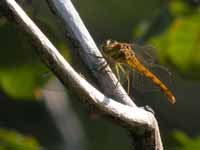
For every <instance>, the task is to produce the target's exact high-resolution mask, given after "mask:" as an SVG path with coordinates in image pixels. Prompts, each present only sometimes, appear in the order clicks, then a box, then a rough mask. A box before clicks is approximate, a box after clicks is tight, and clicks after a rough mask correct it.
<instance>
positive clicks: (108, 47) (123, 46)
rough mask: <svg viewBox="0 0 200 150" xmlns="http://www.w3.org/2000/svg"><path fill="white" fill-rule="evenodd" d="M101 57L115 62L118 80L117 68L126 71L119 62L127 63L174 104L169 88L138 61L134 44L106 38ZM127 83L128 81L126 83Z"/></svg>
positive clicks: (173, 97)
mask: <svg viewBox="0 0 200 150" xmlns="http://www.w3.org/2000/svg"><path fill="white" fill-rule="evenodd" d="M101 51H102V54H103V57H104V58H105V59H106V60H107V61H108V62H110V63H112V64H115V69H116V73H117V76H118V77H117V78H118V80H119V75H118V74H119V70H121V71H122V72H124V73H126V72H125V70H124V69H123V67H122V66H121V64H124V65H127V66H128V67H130V68H131V69H134V70H136V71H137V72H139V73H140V74H141V75H143V76H145V77H146V78H148V79H150V81H151V82H152V83H153V84H154V85H156V86H157V87H158V88H159V89H160V90H161V91H162V92H163V93H164V94H165V95H166V96H167V98H168V101H169V102H170V103H171V104H174V103H175V101H176V99H175V96H174V95H173V94H172V92H171V91H170V89H169V88H168V87H167V86H166V85H165V84H164V83H163V82H162V81H161V80H160V79H159V78H158V77H157V76H156V75H155V74H154V73H153V72H151V71H150V70H149V69H147V68H146V67H145V65H144V64H143V63H142V62H141V61H139V59H138V57H137V55H136V53H135V51H134V45H132V44H130V43H123V42H118V41H114V40H107V41H106V42H105V43H104V44H102V46H101ZM128 84H129V83H128Z"/></svg>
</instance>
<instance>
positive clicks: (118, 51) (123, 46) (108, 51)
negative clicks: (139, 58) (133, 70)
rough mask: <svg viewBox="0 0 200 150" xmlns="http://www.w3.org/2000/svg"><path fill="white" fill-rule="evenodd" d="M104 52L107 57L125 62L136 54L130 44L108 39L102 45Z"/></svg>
mask: <svg viewBox="0 0 200 150" xmlns="http://www.w3.org/2000/svg"><path fill="white" fill-rule="evenodd" d="M102 52H103V54H104V57H105V58H106V59H109V60H115V61H117V62H124V61H125V60H127V59H130V58H132V56H133V55H135V53H134V52H133V51H132V47H131V45H130V44H128V43H120V42H117V41H113V40H107V41H106V42H105V44H103V45H102Z"/></svg>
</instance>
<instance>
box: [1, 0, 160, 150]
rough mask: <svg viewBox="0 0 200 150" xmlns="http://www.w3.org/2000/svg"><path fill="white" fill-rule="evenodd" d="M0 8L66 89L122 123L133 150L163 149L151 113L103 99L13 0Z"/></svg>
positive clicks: (5, 0) (106, 98)
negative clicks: (132, 144)
mask: <svg viewBox="0 0 200 150" xmlns="http://www.w3.org/2000/svg"><path fill="white" fill-rule="evenodd" d="M57 1H58V0H57ZM62 2H64V0H62ZM61 4H62V5H64V4H63V3H61ZM0 5H1V6H0V8H4V11H5V10H6V11H7V13H6V14H9V15H11V16H12V17H13V19H14V21H15V22H16V23H17V24H18V25H20V26H21V27H22V29H23V30H24V31H26V33H28V35H29V36H30V38H31V39H33V40H34V42H35V43H36V44H37V46H38V49H36V50H37V53H38V55H39V56H40V58H41V59H42V60H43V62H44V63H45V64H46V65H47V66H48V67H49V69H51V70H52V71H53V72H54V74H55V75H56V76H57V77H58V78H59V79H60V81H61V82H62V83H63V84H64V85H65V86H67V87H70V88H73V89H74V90H75V92H77V93H78V95H79V96H80V95H81V96H82V97H84V100H87V102H89V103H91V104H93V105H95V106H96V107H97V108H98V109H100V110H101V111H102V112H104V113H106V114H108V115H110V116H112V117H114V118H115V119H117V120H119V121H121V123H122V124H125V125H126V127H128V129H129V130H131V132H132V133H134V134H133V136H134V137H135V138H134V142H135V147H136V149H141V150H143V149H144V150H151V149H152V150H162V149H163V147H162V142H161V138H160V134H159V128H158V125H157V121H156V119H155V117H154V116H153V114H152V113H150V112H148V111H145V110H143V109H141V108H138V107H130V106H127V105H123V104H121V103H118V102H116V101H114V100H113V99H111V98H108V97H106V96H105V95H103V94H102V93H101V92H99V91H98V90H96V89H95V88H94V87H92V86H91V85H90V84H89V83H88V82H87V81H86V80H85V79H83V78H82V77H81V76H79V74H78V73H76V72H75V70H74V69H73V68H72V67H71V66H70V65H69V64H68V63H67V62H66V61H65V59H64V58H63V57H62V55H61V54H60V53H59V52H58V51H57V49H56V48H55V47H54V45H53V44H52V43H51V42H50V41H49V40H48V39H47V37H46V36H45V35H44V34H43V33H42V32H41V31H40V29H39V28H38V27H37V26H36V25H35V24H34V23H33V22H32V20H31V19H30V18H29V17H28V16H27V15H26V14H25V12H24V11H23V10H22V9H21V8H20V7H19V5H18V4H17V3H16V2H15V1H14V0H1V2H0ZM82 36H83V35H82Z"/></svg>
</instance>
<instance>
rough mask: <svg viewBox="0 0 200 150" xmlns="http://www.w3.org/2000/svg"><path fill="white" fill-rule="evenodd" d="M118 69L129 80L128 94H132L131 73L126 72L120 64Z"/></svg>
mask: <svg viewBox="0 0 200 150" xmlns="http://www.w3.org/2000/svg"><path fill="white" fill-rule="evenodd" d="M118 67H119V69H120V70H121V71H122V73H123V74H125V77H126V80H127V84H128V86H127V93H128V95H129V94H130V78H129V72H126V71H125V70H124V68H123V67H122V66H121V65H120V64H119V65H118Z"/></svg>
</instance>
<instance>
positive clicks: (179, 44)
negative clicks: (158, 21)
mask: <svg viewBox="0 0 200 150" xmlns="http://www.w3.org/2000/svg"><path fill="white" fill-rule="evenodd" d="M199 26H200V13H196V14H193V15H190V16H185V17H180V18H176V19H175V20H174V21H173V22H172V24H171V25H170V26H169V29H168V30H166V31H165V33H163V34H162V35H160V36H158V37H155V38H152V39H151V40H150V43H152V44H154V45H156V46H157V47H158V55H159V56H160V60H161V61H162V62H163V63H170V64H172V65H174V66H175V67H176V68H177V71H179V72H180V73H181V74H182V75H185V76H189V77H191V78H198V77H199V75H200V44H199V43H200V28H199Z"/></svg>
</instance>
